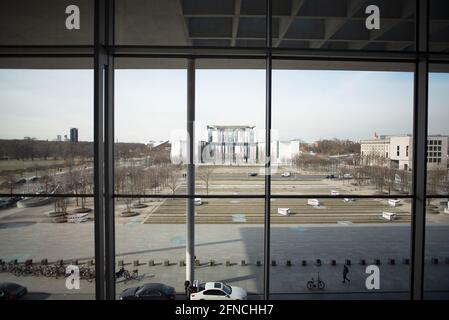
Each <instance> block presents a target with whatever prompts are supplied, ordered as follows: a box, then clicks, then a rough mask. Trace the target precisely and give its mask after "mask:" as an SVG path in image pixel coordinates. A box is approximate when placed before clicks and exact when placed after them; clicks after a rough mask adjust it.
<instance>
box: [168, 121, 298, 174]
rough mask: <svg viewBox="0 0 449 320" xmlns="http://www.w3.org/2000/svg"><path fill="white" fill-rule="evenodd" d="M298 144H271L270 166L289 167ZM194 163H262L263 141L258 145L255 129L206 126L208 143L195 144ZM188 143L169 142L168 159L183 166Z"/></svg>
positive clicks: (289, 142) (294, 142)
mask: <svg viewBox="0 0 449 320" xmlns="http://www.w3.org/2000/svg"><path fill="white" fill-rule="evenodd" d="M300 146H301V141H300V140H291V141H279V140H275V141H272V142H271V156H272V163H273V164H288V163H290V162H291V159H292V158H293V157H294V156H295V155H297V154H298V153H299V152H300ZM195 150H196V151H197V152H196V154H195V155H194V159H195V161H196V163H199V164H212V165H246V164H263V163H264V159H265V142H258V140H257V131H256V127H255V126H233V125H226V126H223V125H220V126H219V125H214V126H207V140H206V141H198V142H196V147H195ZM186 159H187V142H186V141H185V140H177V141H172V146H171V160H172V162H173V163H180V162H183V163H185V161H186Z"/></svg>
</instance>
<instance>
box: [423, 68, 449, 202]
mask: <svg viewBox="0 0 449 320" xmlns="http://www.w3.org/2000/svg"><path fill="white" fill-rule="evenodd" d="M435 67H437V66H435ZM446 68H447V67H446ZM446 71H447V70H446ZM448 89H449V73H447V72H438V73H437V72H435V73H430V74H429V116H428V119H429V120H428V137H427V194H429V195H449V171H448V169H449V166H448V165H449V162H448V136H449V128H448V126H447V119H449V108H448V105H447V101H448V99H449V93H448Z"/></svg>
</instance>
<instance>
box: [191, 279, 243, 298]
mask: <svg viewBox="0 0 449 320" xmlns="http://www.w3.org/2000/svg"><path fill="white" fill-rule="evenodd" d="M247 297H248V293H247V292H246V290H245V289H242V288H240V287H235V286H229V285H227V284H225V283H223V282H206V283H202V284H200V285H199V286H198V291H197V292H194V293H192V294H191V295H190V300H246V299H247Z"/></svg>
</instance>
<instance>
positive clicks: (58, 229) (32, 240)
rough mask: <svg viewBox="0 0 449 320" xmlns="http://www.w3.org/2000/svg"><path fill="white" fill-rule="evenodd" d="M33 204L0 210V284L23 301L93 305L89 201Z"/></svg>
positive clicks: (22, 203)
mask: <svg viewBox="0 0 449 320" xmlns="http://www.w3.org/2000/svg"><path fill="white" fill-rule="evenodd" d="M33 199H35V200H39V202H35V203H30V202H26V201H24V200H21V201H19V202H17V203H16V205H14V206H8V207H3V206H2V208H1V209H0V242H1V243H3V245H2V246H1V247H0V260H1V261H0V263H1V267H0V270H2V272H0V282H2V283H3V282H13V283H16V284H19V285H21V286H23V287H26V288H27V290H28V293H27V294H26V295H25V298H26V299H38V300H42V299H77V300H78V299H95V267H94V212H93V210H92V209H93V207H94V203H93V198H84V199H80V198H33ZM3 200H4V199H2V201H3ZM82 203H84V209H83V210H81V209H80V206H81V204H82ZM72 270H73V274H71V272H72ZM66 273H69V274H71V276H70V277H71V278H70V279H79V286H78V285H77V283H76V281H74V282H71V281H67V280H66V279H69V278H66V276H65V275H66ZM78 276H79V277H78Z"/></svg>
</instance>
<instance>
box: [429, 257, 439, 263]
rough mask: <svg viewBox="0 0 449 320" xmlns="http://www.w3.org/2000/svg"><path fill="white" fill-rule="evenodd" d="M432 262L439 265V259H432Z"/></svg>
mask: <svg viewBox="0 0 449 320" xmlns="http://www.w3.org/2000/svg"><path fill="white" fill-rule="evenodd" d="M430 262H431V263H432V264H438V258H432V259H431V260H430Z"/></svg>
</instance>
